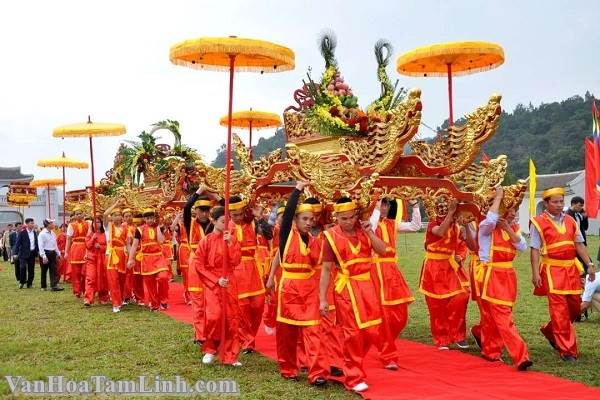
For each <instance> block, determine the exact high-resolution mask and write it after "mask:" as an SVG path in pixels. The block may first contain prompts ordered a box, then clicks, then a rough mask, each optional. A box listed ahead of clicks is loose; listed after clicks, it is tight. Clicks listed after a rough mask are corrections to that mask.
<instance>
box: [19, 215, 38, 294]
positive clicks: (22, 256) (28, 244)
mask: <svg viewBox="0 0 600 400" xmlns="http://www.w3.org/2000/svg"><path fill="white" fill-rule="evenodd" d="M34 227H35V224H34V223H33V218H26V219H25V229H23V230H22V231H21V232H19V235H18V236H17V244H16V254H17V255H18V256H19V271H20V274H21V275H20V278H21V280H20V286H19V288H21V289H23V287H24V286H25V285H26V284H27V288H28V289H29V288H31V285H32V284H33V275H34V272H35V260H36V258H37V256H38V252H39V251H38V240H37V233H36V232H35V230H34Z"/></svg>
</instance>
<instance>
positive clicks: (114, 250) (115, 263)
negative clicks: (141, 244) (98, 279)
mask: <svg viewBox="0 0 600 400" xmlns="http://www.w3.org/2000/svg"><path fill="white" fill-rule="evenodd" d="M128 232H129V230H128V227H127V224H126V223H122V224H121V225H119V226H115V224H112V223H111V224H110V228H109V237H110V242H109V244H108V262H107V264H106V269H116V270H117V271H119V272H121V273H123V274H124V273H125V272H126V268H127V256H126V254H125V244H126V243H127V236H128V234H129V233H128Z"/></svg>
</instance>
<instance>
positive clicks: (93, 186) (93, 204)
mask: <svg viewBox="0 0 600 400" xmlns="http://www.w3.org/2000/svg"><path fill="white" fill-rule="evenodd" d="M91 123H92V119H91V118H90V116H89V115H88V124H91ZM90 164H91V165H92V220H93V219H94V218H95V217H96V178H94V146H93V145H92V135H90Z"/></svg>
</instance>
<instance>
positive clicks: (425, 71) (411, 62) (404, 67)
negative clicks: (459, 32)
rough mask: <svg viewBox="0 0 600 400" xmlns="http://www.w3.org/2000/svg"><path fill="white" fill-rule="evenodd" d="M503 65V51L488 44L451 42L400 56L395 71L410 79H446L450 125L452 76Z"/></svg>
mask: <svg viewBox="0 0 600 400" xmlns="http://www.w3.org/2000/svg"><path fill="white" fill-rule="evenodd" d="M503 63H504V50H503V49H502V47H501V46H499V45H497V44H495V43H489V42H449V43H438V44H433V45H430V46H424V47H418V48H416V49H413V50H411V51H409V52H407V53H404V54H402V55H401V56H400V57H398V60H397V62H396V70H397V71H398V72H399V73H400V74H403V75H408V76H423V77H429V76H447V77H448V107H449V114H450V119H449V124H450V126H452V125H453V124H454V118H453V114H452V77H453V76H461V75H470V74H474V73H476V72H481V71H487V70H490V69H493V68H496V67H498V66H500V65H502V64H503Z"/></svg>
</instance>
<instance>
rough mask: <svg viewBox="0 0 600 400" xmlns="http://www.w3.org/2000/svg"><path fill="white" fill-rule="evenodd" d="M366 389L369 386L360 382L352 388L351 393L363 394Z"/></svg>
mask: <svg viewBox="0 0 600 400" xmlns="http://www.w3.org/2000/svg"><path fill="white" fill-rule="evenodd" d="M368 388H369V385H367V384H366V383H365V382H361V383H359V384H358V385H356V386H354V387H353V388H352V391H354V392H357V393H360V392H364V391H365V390H367V389H368Z"/></svg>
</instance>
